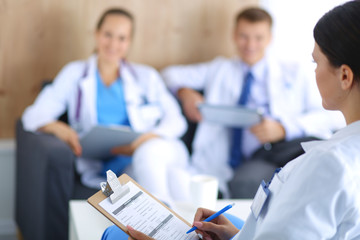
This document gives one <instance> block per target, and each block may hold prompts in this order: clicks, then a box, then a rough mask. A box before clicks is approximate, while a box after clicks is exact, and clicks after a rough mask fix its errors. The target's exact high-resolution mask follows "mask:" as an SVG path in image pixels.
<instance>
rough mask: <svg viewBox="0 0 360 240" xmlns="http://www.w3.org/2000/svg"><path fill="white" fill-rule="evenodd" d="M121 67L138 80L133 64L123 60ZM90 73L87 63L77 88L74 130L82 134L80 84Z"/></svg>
mask: <svg viewBox="0 0 360 240" xmlns="http://www.w3.org/2000/svg"><path fill="white" fill-rule="evenodd" d="M120 66H121V67H123V68H128V69H129V71H130V73H131V75H133V77H134V78H135V79H137V78H138V76H137V74H136V72H135V69H134V68H133V66H131V64H130V63H129V62H128V61H127V60H126V59H122V60H121V61H120ZM88 73H89V63H88V62H86V65H85V68H84V72H83V74H82V75H81V78H80V79H79V81H78V87H77V98H76V109H75V124H74V128H75V130H76V131H77V132H81V131H82V130H83V128H82V126H81V124H80V116H81V105H82V94H83V93H82V90H81V87H80V82H81V81H82V80H83V79H85V78H86V77H87V76H88ZM119 76H121V73H120V71H119Z"/></svg>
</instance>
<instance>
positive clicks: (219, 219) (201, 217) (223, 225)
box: [188, 204, 239, 239]
mask: <svg viewBox="0 0 360 240" xmlns="http://www.w3.org/2000/svg"><path fill="white" fill-rule="evenodd" d="M233 205H234V204H231V205H228V206H226V207H225V208H223V209H222V210H220V211H219V212H217V213H216V212H214V211H211V210H208V209H204V208H199V209H198V210H197V212H196V214H195V218H194V224H193V226H194V227H196V229H197V232H198V233H200V234H201V235H202V236H203V238H204V239H209V238H210V237H211V238H210V239H231V238H232V237H233V236H234V235H236V234H237V233H238V232H239V229H237V228H236V227H235V226H234V225H233V224H232V223H231V222H230V221H229V220H228V219H227V218H226V217H224V216H223V215H221V214H222V213H224V212H225V211H227V210H228V209H230V208H231V207H232V206H233ZM209 219H210V220H209ZM188 232H190V230H189V231H188Z"/></svg>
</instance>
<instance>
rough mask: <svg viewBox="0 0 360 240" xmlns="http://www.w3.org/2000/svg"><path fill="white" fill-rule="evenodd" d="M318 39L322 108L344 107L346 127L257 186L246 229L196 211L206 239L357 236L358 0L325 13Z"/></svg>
mask: <svg viewBox="0 0 360 240" xmlns="http://www.w3.org/2000/svg"><path fill="white" fill-rule="evenodd" d="M314 37H315V47H314V51H313V58H314V61H315V63H316V64H317V67H316V70H315V73H316V82H317V85H318V88H319V91H320V94H321V97H322V104H323V107H324V108H325V109H328V110H340V111H341V112H342V114H343V115H344V117H345V120H346V123H347V126H346V127H345V128H343V129H341V130H339V131H338V132H336V133H335V134H334V135H333V137H332V138H331V139H329V140H326V141H313V142H307V143H305V144H303V148H304V150H305V153H304V154H303V155H301V156H300V157H298V158H296V159H295V160H293V161H291V162H290V163H288V164H287V165H286V166H285V167H284V168H282V169H281V170H277V171H276V172H275V173H274V176H273V178H272V180H271V181H270V182H269V183H267V184H264V185H260V187H259V190H258V192H257V194H256V196H255V198H254V202H253V205H252V207H251V209H252V213H251V214H250V215H249V217H248V219H247V220H246V222H245V225H244V226H243V228H242V229H241V231H239V229H237V228H235V227H234V226H233V225H232V224H231V223H230V222H229V221H228V220H227V219H226V218H225V217H224V216H219V217H217V218H216V219H214V220H213V221H212V222H203V220H204V219H206V218H207V217H209V216H210V215H212V214H213V213H214V212H213V211H210V210H206V209H198V211H197V213H196V215H195V219H194V226H196V227H197V228H198V230H197V232H198V233H200V234H202V236H203V237H204V239H224V240H225V239H234V240H235V239H236V240H240V239H241V240H249V239H263V240H269V239H276V240H278V239H299V240H304V239H360V174H359V173H360V107H359V105H360V61H359V57H360V1H359V0H356V1H350V2H347V3H345V4H344V5H341V6H338V7H336V8H334V9H333V10H331V11H330V12H328V13H327V14H325V15H324V16H323V17H322V18H321V19H320V20H319V22H318V23H317V24H316V26H315V29H314ZM128 229H129V233H130V235H131V236H133V238H134V239H138V240H147V239H150V238H149V237H147V236H145V235H144V234H142V233H140V232H138V231H136V230H134V229H133V228H131V227H130V226H129V227H128Z"/></svg>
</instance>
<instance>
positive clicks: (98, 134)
mask: <svg viewBox="0 0 360 240" xmlns="http://www.w3.org/2000/svg"><path fill="white" fill-rule="evenodd" d="M140 135H141V133H137V132H134V131H133V130H132V129H131V128H130V127H128V126H95V127H93V128H92V129H91V130H90V131H89V132H88V133H87V134H85V135H84V136H83V137H82V138H81V139H80V144H81V147H82V157H85V158H93V159H102V158H107V157H110V156H111V155H112V154H111V152H110V151H111V149H112V148H114V147H117V146H121V145H127V144H130V143H131V142H133V141H134V140H135V139H136V138H138V137H139V136H140Z"/></svg>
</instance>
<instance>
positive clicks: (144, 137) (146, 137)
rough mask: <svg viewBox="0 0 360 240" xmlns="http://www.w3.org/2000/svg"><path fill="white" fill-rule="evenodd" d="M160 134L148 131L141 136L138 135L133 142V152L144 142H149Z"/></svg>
mask: <svg viewBox="0 0 360 240" xmlns="http://www.w3.org/2000/svg"><path fill="white" fill-rule="evenodd" d="M158 137H159V136H158V135H157V134H154V133H151V132H148V133H144V134H142V135H141V136H140V137H138V138H137V139H136V140H135V141H134V142H132V143H131V146H132V149H133V152H134V151H135V150H136V149H137V148H138V147H140V145H142V144H143V143H145V142H147V141H148V140H150V139H153V138H158Z"/></svg>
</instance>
